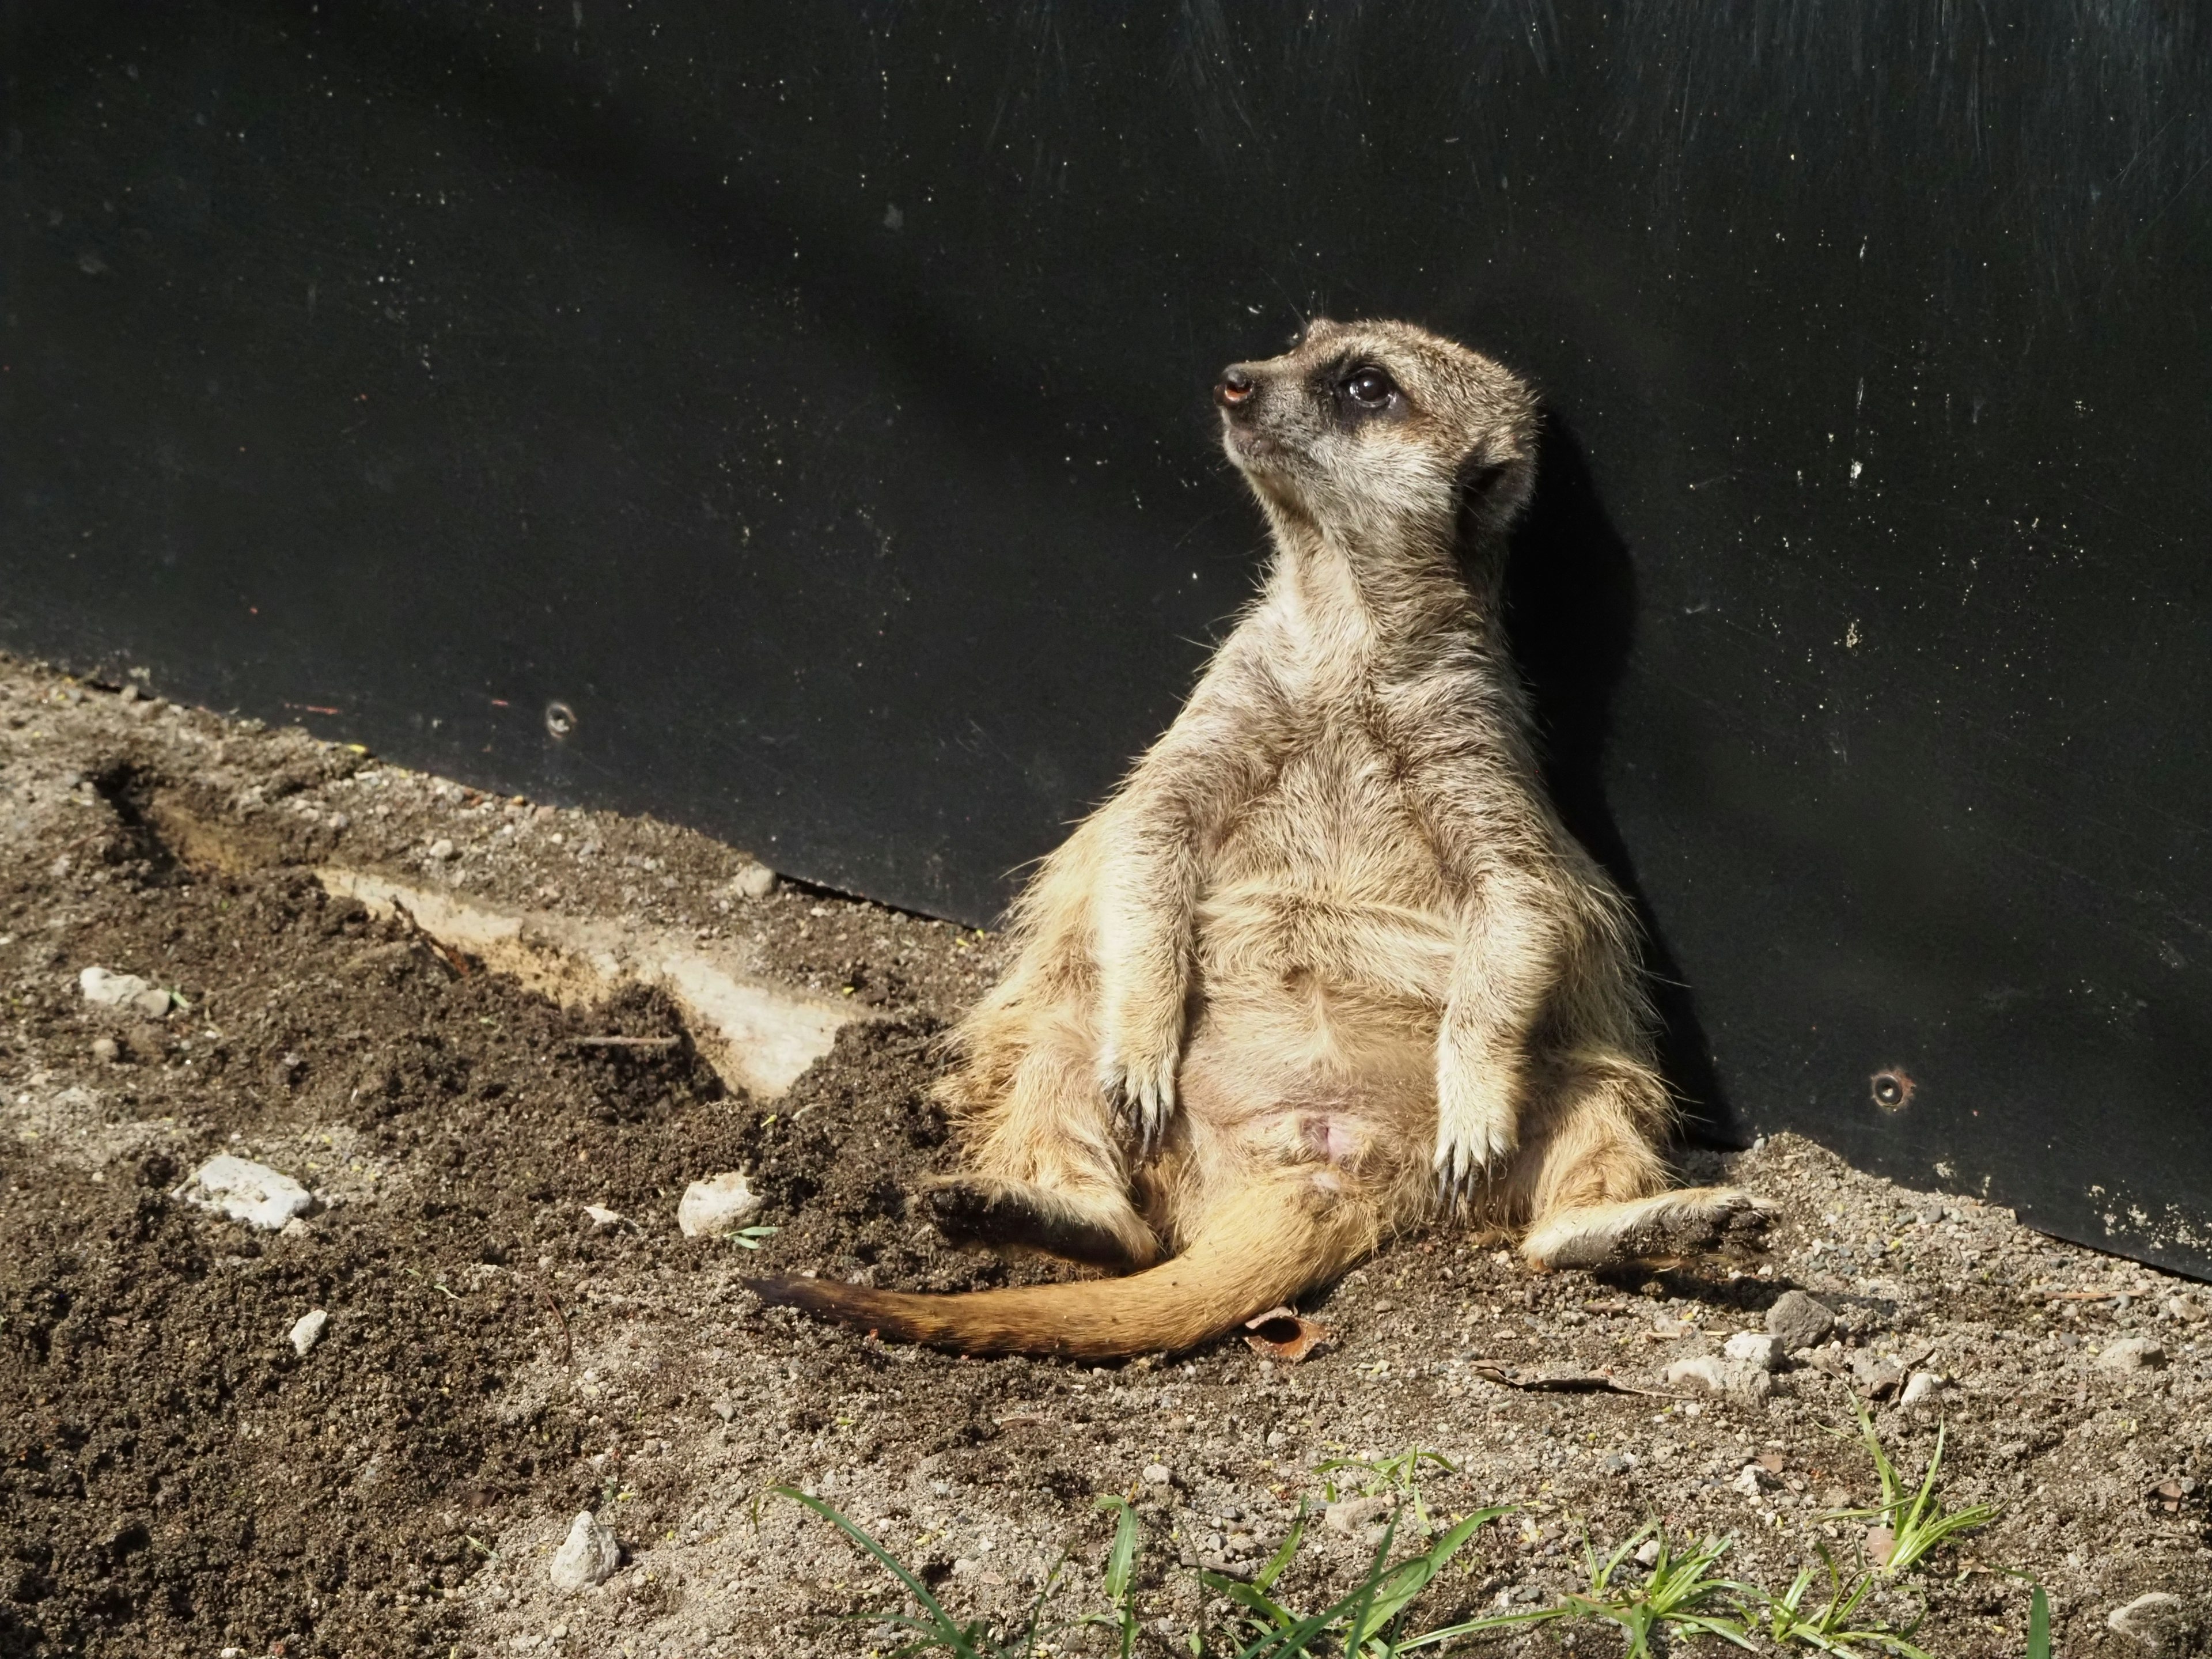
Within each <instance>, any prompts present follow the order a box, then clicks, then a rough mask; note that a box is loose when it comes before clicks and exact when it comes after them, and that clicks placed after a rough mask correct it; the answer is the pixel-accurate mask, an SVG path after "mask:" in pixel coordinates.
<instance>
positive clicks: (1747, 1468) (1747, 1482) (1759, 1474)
mask: <svg viewBox="0 0 2212 1659" xmlns="http://www.w3.org/2000/svg"><path fill="white" fill-rule="evenodd" d="M1780 1484H1781V1483H1780V1482H1779V1481H1778V1480H1776V1479H1775V1477H1774V1474H1773V1473H1772V1471H1771V1470H1768V1469H1762V1468H1759V1465H1758V1464H1756V1463H1747V1464H1745V1465H1744V1466H1743V1468H1741V1469H1739V1470H1738V1471H1737V1472H1736V1477H1735V1480H1731V1481H1729V1491H1730V1492H1741V1493H1742V1494H1743V1496H1744V1497H1746V1498H1756V1497H1758V1496H1759V1493H1761V1492H1770V1491H1771V1490H1772V1489H1773V1488H1774V1487H1775V1486H1778V1485H1780Z"/></svg>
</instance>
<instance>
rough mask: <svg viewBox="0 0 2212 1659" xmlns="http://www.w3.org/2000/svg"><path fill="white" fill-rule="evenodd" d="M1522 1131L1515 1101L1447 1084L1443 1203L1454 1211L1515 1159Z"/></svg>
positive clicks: (1441, 1154)
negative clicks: (1514, 1104) (1476, 1189)
mask: <svg viewBox="0 0 2212 1659" xmlns="http://www.w3.org/2000/svg"><path fill="white" fill-rule="evenodd" d="M1518 1127H1519V1126H1518V1125H1517V1124H1516V1122H1515V1121H1514V1112H1513V1106H1512V1102H1511V1100H1510V1097H1507V1096H1505V1095H1504V1094H1503V1093H1501V1092H1498V1091H1474V1090H1472V1089H1467V1088H1463V1087H1455V1086H1454V1085H1453V1084H1452V1083H1451V1082H1449V1081H1446V1082H1444V1083H1443V1084H1442V1085H1440V1086H1439V1087H1438V1089H1437V1153H1436V1170H1437V1197H1438V1199H1439V1200H1442V1201H1443V1203H1444V1204H1445V1205H1447V1206H1454V1205H1457V1204H1460V1203H1462V1202H1464V1201H1465V1200H1467V1199H1468V1198H1469V1197H1471V1196H1472V1195H1473V1194H1474V1188H1475V1185H1476V1183H1477V1182H1480V1181H1482V1180H1483V1179H1485V1178H1486V1177H1487V1176H1490V1175H1492V1174H1494V1173H1495V1172H1496V1171H1497V1170H1498V1167H1499V1166H1500V1165H1502V1164H1504V1162H1505V1160H1506V1159H1507V1158H1510V1157H1512V1155H1513V1151H1514V1148H1515V1147H1516V1146H1518V1145H1519V1144H1520V1136H1519V1133H1518Z"/></svg>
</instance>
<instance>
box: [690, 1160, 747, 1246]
mask: <svg viewBox="0 0 2212 1659" xmlns="http://www.w3.org/2000/svg"><path fill="white" fill-rule="evenodd" d="M762 1201H763V1200H762V1199H761V1195H760V1194H758V1193H757V1192H755V1191H754V1190H753V1189H752V1187H751V1185H750V1183H749V1182H747V1181H746V1180H745V1178H744V1176H742V1175H740V1174H738V1172H737V1171H736V1170H730V1171H727V1172H726V1173H725V1174H722V1175H718V1176H708V1177H707V1178H706V1179H705V1180H704V1181H695V1182H692V1183H691V1184H690V1186H689V1187H686V1188H684V1200H683V1202H681V1203H680V1204H678V1206H676V1225H678V1227H681V1228H682V1229H683V1230H684V1237H686V1238H700V1237H706V1238H714V1237H719V1236H720V1235H721V1234H723V1233H726V1232H733V1231H736V1230H737V1229H738V1228H739V1227H742V1226H744V1224H745V1223H746V1222H747V1221H749V1220H750V1219H751V1218H753V1217H754V1216H756V1215H757V1214H759V1213H760V1207H761V1204H762Z"/></svg>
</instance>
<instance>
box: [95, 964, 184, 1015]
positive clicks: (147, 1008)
mask: <svg viewBox="0 0 2212 1659" xmlns="http://www.w3.org/2000/svg"><path fill="white" fill-rule="evenodd" d="M76 982H77V988H78V989H80V990H82V992H83V993H84V1000H86V1001H87V1002H89V1003H91V1004H92V1005H93V1006H94V1007H96V1008H127V1009H129V1010H130V1011H131V1012H133V1013H137V1014H143V1015H145V1016H146V1018H149V1019H161V1018H166V1017H167V1014H168V1012H169V1003H170V997H169V994H168V993H167V991H164V990H161V989H159V988H157V987H155V986H153V985H149V983H147V981H144V980H143V979H141V978H139V977H138V975H136V974H116V973H110V972H109V971H108V970H107V969H105V968H88V969H85V970H84V971H83V972H82V973H80V974H79V975H77V976H76Z"/></svg>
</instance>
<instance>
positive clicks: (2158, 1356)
mask: <svg viewBox="0 0 2212 1659" xmlns="http://www.w3.org/2000/svg"><path fill="white" fill-rule="evenodd" d="M2097 1364H2099V1365H2100V1366H2102V1367H2103V1368H2104V1369H2105V1370H2108V1371H2142V1370H2158V1369H2159V1368H2160V1366H2162V1365H2164V1364H2166V1350H2165V1349H2164V1348H2162V1347H2160V1346H2159V1345H2158V1343H2156V1342H2155V1341H2154V1340H2152V1339H2151V1338H2149V1337H2148V1336H2124V1337H2122V1338H2121V1339H2120V1340H2118V1341H2117V1342H2113V1343H2110V1344H2108V1345H2107V1346H2106V1349H2105V1351H2104V1352H2102V1353H2100V1354H2099V1355H2098V1356H2097Z"/></svg>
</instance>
